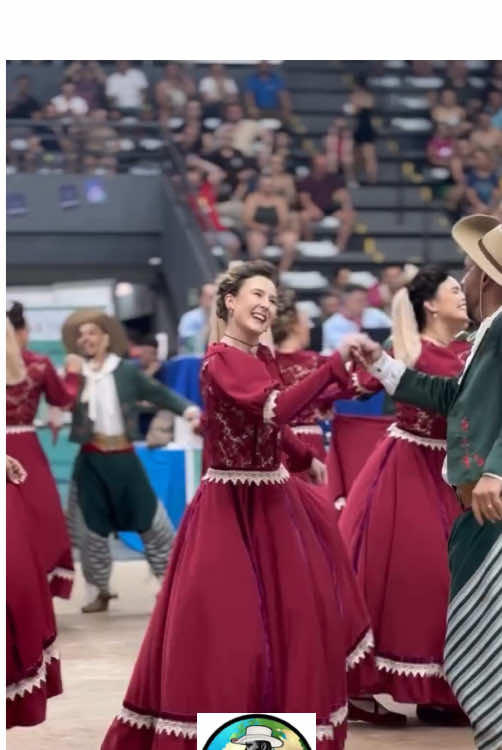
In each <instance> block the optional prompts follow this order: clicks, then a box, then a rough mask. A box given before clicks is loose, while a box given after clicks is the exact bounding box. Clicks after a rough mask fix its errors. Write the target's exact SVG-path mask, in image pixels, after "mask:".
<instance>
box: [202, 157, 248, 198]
mask: <svg viewBox="0 0 502 750" xmlns="http://www.w3.org/2000/svg"><path fill="white" fill-rule="evenodd" d="M207 160H208V161H210V162H211V163H212V164H216V166H217V167H220V169H222V170H223V171H224V172H225V174H226V178H225V183H226V184H227V186H228V188H229V192H230V193H233V191H234V190H235V188H236V187H237V184H238V182H239V179H238V176H239V172H242V171H243V170H244V169H256V162H255V160H254V159H250V158H249V157H247V156H245V155H244V154H243V153H242V151H238V150H237V149H235V148H220V149H218V150H217V151H213V152H212V153H211V154H209V155H208V157H207Z"/></svg>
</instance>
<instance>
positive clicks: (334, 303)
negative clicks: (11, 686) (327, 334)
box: [319, 290, 342, 323]
mask: <svg viewBox="0 0 502 750" xmlns="http://www.w3.org/2000/svg"><path fill="white" fill-rule="evenodd" d="M341 300H342V295H341V294H340V292H336V291H334V290H333V291H332V292H326V293H325V294H323V295H322V296H321V299H320V300H319V305H320V307H321V321H322V322H323V323H324V321H325V320H328V318H331V317H332V316H333V315H334V314H335V313H337V312H338V311H339V309H340V304H341Z"/></svg>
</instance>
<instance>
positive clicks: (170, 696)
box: [102, 261, 372, 750]
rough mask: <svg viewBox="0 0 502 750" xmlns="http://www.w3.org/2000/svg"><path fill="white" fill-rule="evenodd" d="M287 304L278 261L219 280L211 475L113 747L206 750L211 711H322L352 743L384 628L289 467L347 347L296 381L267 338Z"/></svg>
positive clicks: (208, 362) (311, 492) (326, 736)
mask: <svg viewBox="0 0 502 750" xmlns="http://www.w3.org/2000/svg"><path fill="white" fill-rule="evenodd" d="M276 307H277V286H276V272H275V270H274V269H273V267H271V266H270V265H269V264H267V263H263V262H260V261H257V262H248V263H242V264H239V265H238V266H236V267H234V268H233V269H232V270H231V271H229V272H228V273H227V274H226V275H225V276H224V278H223V279H222V280H221V281H220V283H219V286H218V292H217V314H218V316H219V318H220V319H221V322H223V324H224V334H223V337H222V338H221V341H219V342H218V343H215V344H213V345H212V346H211V347H210V348H209V350H208V352H207V354H206V357H205V360H204V364H203V368H202V375H201V379H202V391H203V397H204V403H205V410H206V427H205V435H206V438H207V440H208V444H209V454H210V456H209V458H210V468H209V469H208V470H207V472H206V474H205V475H204V477H203V479H202V482H201V485H200V488H199V490H198V491H197V493H196V495H195V498H194V499H193V501H192V502H191V503H190V505H189V506H188V509H187V511H186V513H185V516H184V518H183V521H182V524H181V527H180V530H179V532H178V536H177V541H176V544H175V548H174V550H173V553H172V557H171V560H170V564H169V567H168V570H167V575H166V578H165V580H164V584H163V588H162V591H161V593H160V594H159V597H158V600H157V605H156V608H155V611H154V613H153V615H152V618H151V620H150V624H149V627H148V630H147V633H146V636H145V639H144V641H143V645H142V647H141V651H140V654H139V657H138V660H137V662H136V666H135V669H134V673H133V676H132V679H131V682H130V684H129V688H128V690H127V695H126V699H125V701H124V704H123V708H122V710H121V711H120V713H119V715H118V716H117V717H116V719H115V720H114V722H113V724H112V725H111V727H110V729H109V730H108V733H107V735H106V738H105V740H104V742H103V745H102V750H118V749H119V748H126V747H127V748H129V750H140V749H141V750H147V749H148V748H151V749H152V750H153V748H155V750H165V749H167V748H169V749H170V748H173V749H174V748H177V749H179V750H182V749H183V750H195V746H196V718H197V712H201V711H203V712H214V711H232V712H235V711H259V712H268V711H292V712H298V711H311V712H315V713H316V714H317V738H318V747H320V748H322V749H323V750H341V748H343V746H344V742H345V734H346V723H345V722H346V715H347V693H348V691H349V689H350V688H349V687H348V685H347V683H348V680H349V675H350V674H351V672H350V671H349V672H347V670H351V671H352V672H354V671H357V669H356V670H353V669H352V668H354V667H355V666H356V664H358V663H364V661H365V660H366V659H369V658H370V654H371V643H372V636H371V631H369V630H368V627H367V615H366V612H365V609H364V606H362V603H361V599H360V595H359V592H358V590H357V587H356V585H355V579H354V577H353V573H352V570H351V568H350V563H349V561H348V558H347V556H346V552H345V549H344V547H343V543H342V541H341V539H340V537H339V534H338V529H337V525H336V519H335V516H334V514H333V512H332V509H331V508H330V507H329V505H328V504H327V503H326V502H325V500H324V499H323V497H322V495H320V494H319V492H318V490H317V488H316V487H313V486H311V485H309V484H307V483H306V482H303V481H302V480H301V479H298V478H296V477H295V476H291V477H290V476H289V474H288V471H287V470H286V468H285V467H284V466H283V465H282V463H281V456H282V445H281V429H282V426H283V425H287V424H288V423H289V422H290V421H291V420H292V419H294V417H295V415H296V414H297V413H300V412H301V411H302V409H304V408H305V407H306V406H307V405H308V404H309V402H311V401H313V400H315V399H316V398H317V397H318V395H319V394H320V393H321V392H322V391H323V390H324V389H325V388H326V387H327V386H328V385H329V383H330V382H331V381H332V380H333V378H334V377H335V375H336V372H337V371H338V370H340V371H343V369H344V364H343V361H342V356H341V354H340V353H336V354H334V355H333V356H332V357H330V358H329V359H328V360H327V361H326V363H325V364H323V365H322V366H321V367H319V368H318V369H317V370H316V371H315V372H314V373H312V374H310V375H309V376H307V377H306V378H304V379H303V380H302V381H301V382H300V383H297V384H295V385H293V386H291V387H289V388H286V389H283V390H281V383H280V381H279V379H278V377H277V375H276V373H277V370H276V366H275V365H274V363H273V359H272V354H271V352H270V350H269V349H268V348H267V347H264V346H262V345H260V344H259V341H260V337H261V336H262V335H263V334H264V332H265V331H266V330H267V329H268V328H269V327H270V325H271V324H272V322H273V320H274V317H275V313H276ZM359 338H360V337H358V336H356V337H355V339H359ZM355 339H353V341H355ZM348 352H349V344H348V343H347V345H346V346H345V349H344V350H343V355H344V356H345V357H347V356H348ZM339 376H341V375H340V373H339Z"/></svg>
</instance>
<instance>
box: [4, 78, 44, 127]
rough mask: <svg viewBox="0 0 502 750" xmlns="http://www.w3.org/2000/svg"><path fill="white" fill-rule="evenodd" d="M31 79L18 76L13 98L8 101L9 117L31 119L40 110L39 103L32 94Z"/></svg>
mask: <svg viewBox="0 0 502 750" xmlns="http://www.w3.org/2000/svg"><path fill="white" fill-rule="evenodd" d="M30 88H31V79H30V77H29V76H26V75H20V76H17V78H16V81H15V90H14V93H13V95H12V97H9V98H8V99H7V117H12V118H13V119H14V118H17V119H19V120H24V119H27V118H30V117H31V116H32V115H33V113H34V112H38V110H39V109H40V104H39V102H38V101H37V100H36V99H35V97H34V96H32V95H31V93H30Z"/></svg>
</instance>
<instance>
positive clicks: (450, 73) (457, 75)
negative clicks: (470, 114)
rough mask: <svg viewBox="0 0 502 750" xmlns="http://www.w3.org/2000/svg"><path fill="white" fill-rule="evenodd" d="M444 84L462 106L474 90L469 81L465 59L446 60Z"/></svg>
mask: <svg viewBox="0 0 502 750" xmlns="http://www.w3.org/2000/svg"><path fill="white" fill-rule="evenodd" d="M445 86H446V88H448V89H451V90H452V91H454V92H455V94H456V96H457V101H458V103H459V104H460V106H462V107H463V106H465V105H466V104H467V102H468V100H469V99H471V98H472V96H473V93H474V91H473V88H472V86H471V84H470V83H469V69H468V67H467V65H466V62H465V60H448V62H447V63H446V80H445Z"/></svg>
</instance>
